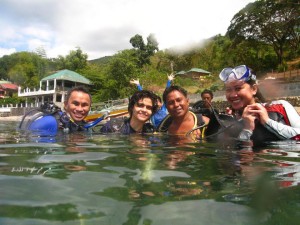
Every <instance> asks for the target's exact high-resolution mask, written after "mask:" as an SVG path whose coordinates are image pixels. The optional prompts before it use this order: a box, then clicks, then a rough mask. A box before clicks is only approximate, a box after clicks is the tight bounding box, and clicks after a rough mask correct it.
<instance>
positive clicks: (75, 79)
mask: <svg viewBox="0 0 300 225" xmlns="http://www.w3.org/2000/svg"><path fill="white" fill-rule="evenodd" d="M90 85H92V83H91V81H90V80H89V79H87V78H85V77H84V76H82V75H80V74H78V73H76V72H74V71H71V70H67V69H65V70H60V71H58V72H56V73H54V74H51V75H49V76H47V77H44V78H43V79H42V80H41V81H40V87H39V89H38V90H37V89H34V90H30V89H29V88H25V89H24V90H23V91H22V90H21V87H19V90H18V96H19V97H25V98H26V105H27V102H28V100H29V98H34V102H35V106H36V107H39V106H40V105H41V104H43V103H44V102H53V103H54V104H55V105H57V106H59V107H63V102H64V101H65V97H66V95H67V92H68V90H70V89H71V88H73V87H75V86H90Z"/></svg>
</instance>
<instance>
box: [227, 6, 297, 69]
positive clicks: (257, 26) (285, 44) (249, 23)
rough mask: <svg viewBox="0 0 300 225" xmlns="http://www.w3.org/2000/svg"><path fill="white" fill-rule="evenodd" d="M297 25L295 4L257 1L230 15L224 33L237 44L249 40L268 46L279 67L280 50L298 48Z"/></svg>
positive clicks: (282, 55)
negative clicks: (270, 46) (229, 20)
mask: <svg viewBox="0 0 300 225" xmlns="http://www.w3.org/2000/svg"><path fill="white" fill-rule="evenodd" d="M299 26H300V4H299V1H297V0H286V1H278V0H277V1H276V0H258V1H255V2H253V3H250V4H248V5H247V6H246V7H245V8H243V9H242V10H241V11H239V12H238V13H237V14H235V15H234V17H233V19H232V20H231V23H230V26H229V27H228V30H227V34H228V35H229V37H230V38H231V39H233V40H234V41H235V42H237V43H239V42H241V41H242V40H245V39H246V40H247V39H248V40H251V39H253V40H256V41H261V42H264V43H267V44H270V45H272V47H273V49H274V51H275V53H276V55H277V58H278V64H282V63H283V57H284V49H288V48H290V46H291V45H292V46H293V48H294V50H295V49H298V48H299V35H300V33H299Z"/></svg>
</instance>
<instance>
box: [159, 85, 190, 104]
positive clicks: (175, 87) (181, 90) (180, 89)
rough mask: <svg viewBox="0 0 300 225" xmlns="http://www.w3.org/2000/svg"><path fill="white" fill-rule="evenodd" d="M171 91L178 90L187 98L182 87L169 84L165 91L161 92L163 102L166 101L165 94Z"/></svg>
mask: <svg viewBox="0 0 300 225" xmlns="http://www.w3.org/2000/svg"><path fill="white" fill-rule="evenodd" d="M173 91H178V92H180V93H181V94H183V95H184V97H186V98H187V91H186V90H185V89H184V88H182V87H179V86H176V85H174V86H171V87H168V88H166V89H165V91H164V93H163V100H164V103H166V102H167V96H168V95H169V94H170V93H171V92H173Z"/></svg>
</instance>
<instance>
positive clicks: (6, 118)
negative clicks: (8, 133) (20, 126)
mask: <svg viewBox="0 0 300 225" xmlns="http://www.w3.org/2000/svg"><path fill="white" fill-rule="evenodd" d="M22 117H23V116H0V121H15V122H21V120H22Z"/></svg>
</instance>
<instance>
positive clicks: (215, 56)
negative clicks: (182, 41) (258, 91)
mask: <svg viewBox="0 0 300 225" xmlns="http://www.w3.org/2000/svg"><path fill="white" fill-rule="evenodd" d="M299 6H300V4H299V1H296V0H257V1H255V2H253V3H249V4H248V5H247V6H246V7H244V8H243V9H241V10H240V11H239V12H238V13H237V14H235V15H234V17H233V18H232V20H231V22H230V25H229V27H228V29H227V33H226V34H225V35H224V36H223V35H220V34H218V35H216V36H214V37H211V38H209V39H207V40H204V41H203V42H202V43H201V44H199V45H198V46H193V48H190V49H186V50H184V51H180V52H179V51H176V50H175V49H172V48H170V49H165V50H160V49H159V42H158V40H156V38H155V36H154V35H153V34H150V35H149V36H148V37H147V38H146V41H144V38H143V37H142V36H141V35H139V34H136V35H135V36H133V37H132V38H130V40H129V42H130V43H131V45H132V48H131V49H125V50H122V51H120V52H118V53H116V54H114V55H112V56H107V57H103V58H100V59H97V60H90V61H89V60H88V55H87V54H86V53H84V52H83V51H82V50H81V48H80V47H77V48H76V49H75V50H71V51H70V52H69V54H68V55H67V56H58V57H57V58H47V54H46V52H45V50H44V49H43V48H42V47H40V48H38V49H36V51H35V52H17V53H13V54H11V55H5V56H3V57H2V58H0V78H1V79H5V80H10V81H12V82H14V83H16V84H19V85H21V86H22V87H23V88H25V87H29V88H34V87H38V86H39V81H40V80H41V79H42V78H43V77H46V76H48V75H50V74H52V73H54V72H55V71H57V70H61V69H69V70H72V71H75V72H78V73H80V74H81V75H83V76H85V77H86V78H88V79H90V80H91V81H92V83H93V86H92V87H91V93H92V96H93V101H106V100H109V99H118V98H124V97H128V96H130V95H131V94H132V92H133V90H135V89H136V87H132V86H130V85H129V81H130V79H132V78H139V79H140V81H141V84H142V85H143V86H144V88H147V89H151V90H153V91H155V92H157V93H160V94H161V92H162V91H163V89H164V87H165V83H166V80H167V74H169V73H171V72H175V73H176V72H179V71H183V70H184V71H187V70H190V69H191V68H194V67H196V68H202V69H204V70H207V71H210V72H211V76H209V77H208V79H207V81H206V82H205V86H203V85H201V84H199V83H195V81H193V80H189V79H184V78H182V77H180V76H177V77H176V79H175V83H176V84H178V85H181V86H184V87H189V86H195V89H196V90H194V92H197V91H201V88H210V89H213V90H217V89H220V88H221V87H222V84H221V83H220V82H219V79H218V73H219V72H220V71H221V70H222V68H224V67H228V66H236V65H241V64H246V65H248V66H249V67H251V68H252V69H254V71H256V74H257V76H258V78H259V77H260V76H261V75H262V74H264V73H265V72H267V71H271V70H276V71H279V72H280V71H285V70H287V69H288V64H287V62H288V61H291V60H294V59H297V58H299V54H300V48H299V42H300V15H299V14H300V7H299ZM299 67H300V64H299V63H298V64H295V65H294V68H292V69H297V68H299Z"/></svg>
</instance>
